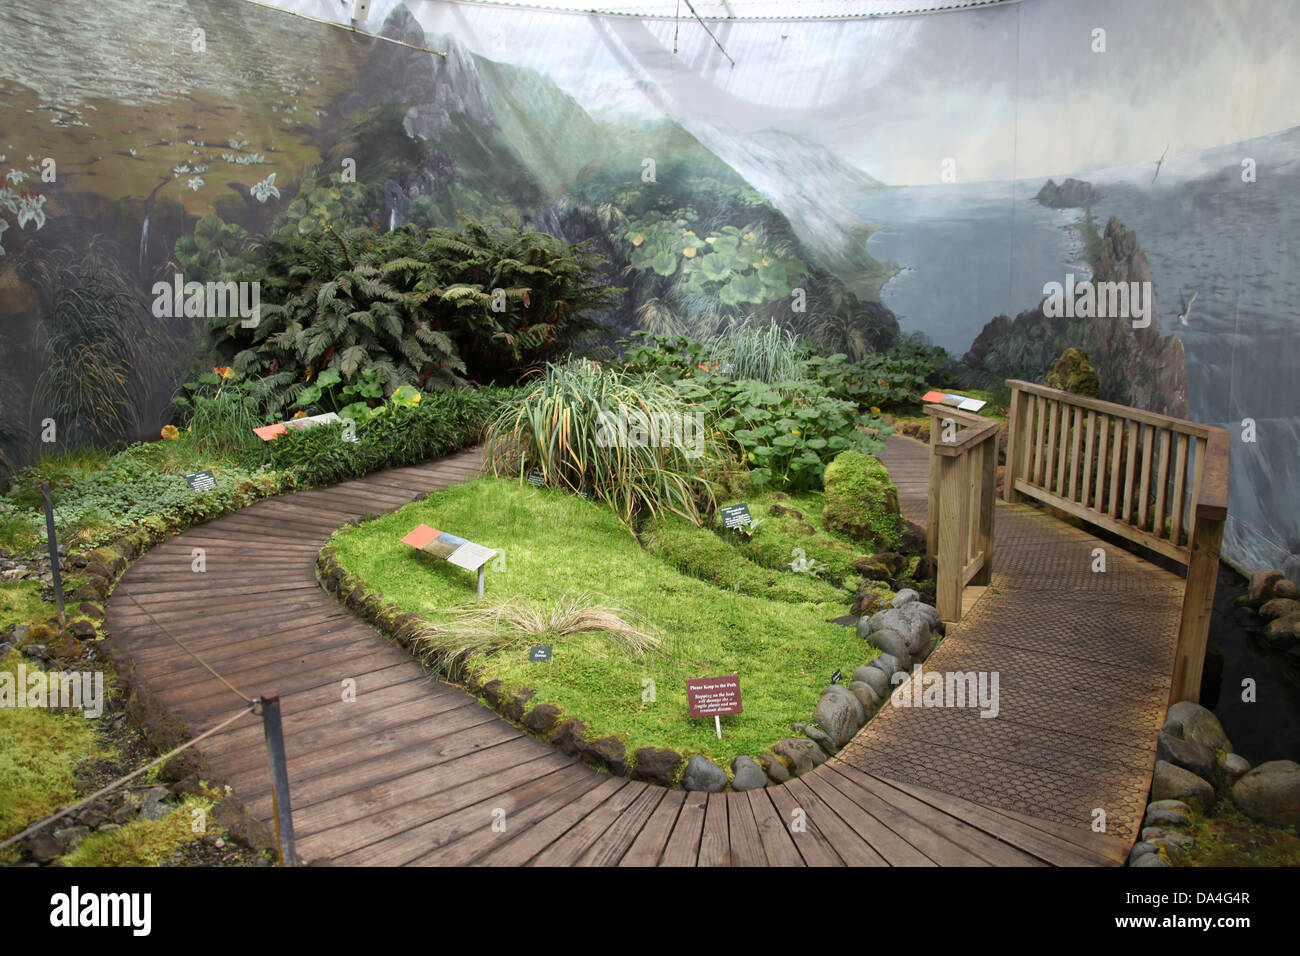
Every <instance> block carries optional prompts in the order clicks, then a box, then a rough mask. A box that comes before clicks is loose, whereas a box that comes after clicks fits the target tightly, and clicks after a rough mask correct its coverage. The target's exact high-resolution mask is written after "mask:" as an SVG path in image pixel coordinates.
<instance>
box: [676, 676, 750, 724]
mask: <svg viewBox="0 0 1300 956" xmlns="http://www.w3.org/2000/svg"><path fill="white" fill-rule="evenodd" d="M686 700H687V702H688V703H689V704H690V705H691V716H692V717H716V716H717V715H719V714H739V713H740V712H741V710H740V678H739V677H738V676H734V677H695V678H692V679H690V680H688V681H687V682H686Z"/></svg>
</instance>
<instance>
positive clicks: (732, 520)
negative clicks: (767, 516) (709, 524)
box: [719, 502, 753, 528]
mask: <svg viewBox="0 0 1300 956" xmlns="http://www.w3.org/2000/svg"><path fill="white" fill-rule="evenodd" d="M719 514H721V515H722V523H723V524H724V525H726V526H727V527H728V528H741V527H744V526H745V525H747V524H752V523H753V522H752V521H751V519H750V517H749V505H747V504H745V503H744V502H741V503H740V504H738V505H727V506H725V507H724V508H722V509H721V511H720V512H719Z"/></svg>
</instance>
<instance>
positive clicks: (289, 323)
mask: <svg viewBox="0 0 1300 956" xmlns="http://www.w3.org/2000/svg"><path fill="white" fill-rule="evenodd" d="M264 252H265V254H266V264H265V271H264V274H263V275H260V276H256V277H255V278H258V279H259V280H260V281H261V303H262V304H261V314H260V319H261V321H260V322H259V323H258V325H257V326H256V327H255V328H244V327H243V326H242V324H241V322H242V319H241V318H239V317H237V316H236V317H230V318H214V319H213V320H212V323H213V324H212V332H213V335H214V338H215V339H216V342H217V345H218V347H219V348H220V349H222V350H223V351H224V352H225V353H227V354H230V355H232V356H233V358H232V359H231V364H232V365H233V366H234V368H235V370H236V371H237V372H239V373H240V374H241V375H242V376H245V377H250V378H251V377H259V378H260V382H259V387H260V388H261V390H262V396H263V398H264V400H265V402H266V412H267V414H269V415H272V416H275V415H278V414H279V413H280V412H281V411H282V410H283V409H285V408H287V407H290V406H292V405H293V404H294V403H295V402H296V401H298V393H299V392H300V391H302V390H303V389H306V388H309V387H310V386H311V383H312V382H313V380H314V379H316V377H317V376H319V375H321V374H323V373H324V372H326V371H327V370H333V371H334V372H335V374H337V375H338V376H339V378H340V379H341V380H342V381H343V382H344V383H349V384H350V383H352V382H354V381H355V380H356V378H357V376H359V375H362V374H364V373H367V372H369V373H370V374H371V375H373V377H374V380H375V381H378V382H379V383H380V384H381V385H382V386H383V389H384V392H385V394H392V392H394V391H395V390H396V389H397V388H399V387H400V386H402V385H409V386H412V387H413V388H418V389H422V390H432V389H435V388H447V387H451V386H455V385H458V384H462V383H463V382H464V381H465V378H466V377H472V378H475V379H477V380H481V381H495V380H498V379H505V380H513V379H514V378H515V377H516V376H517V375H518V373H519V372H520V371H522V370H524V369H527V368H531V367H533V366H536V365H539V364H541V363H544V362H545V361H548V360H549V359H550V358H552V357H554V356H557V355H562V354H565V353H567V352H569V351H570V350H572V349H574V348H577V347H580V346H582V345H583V344H584V343H585V342H586V341H587V340H588V338H589V337H590V336H591V335H592V334H593V333H594V332H596V331H598V330H599V329H600V328H601V327H600V326H599V325H598V323H596V321H595V320H594V319H592V318H591V317H590V314H591V313H593V312H599V311H600V310H602V309H604V308H606V307H607V306H608V304H609V303H610V302H612V301H613V299H614V297H615V296H616V294H617V292H618V290H614V289H610V288H608V287H606V286H604V285H602V284H601V283H599V282H598V281H597V280H596V278H595V275H596V270H597V267H598V266H599V263H600V262H601V259H600V257H599V256H596V255H595V254H593V253H591V252H589V251H588V250H587V248H586V247H585V246H584V245H577V246H571V245H569V244H568V243H566V242H564V241H563V240H560V239H556V238H554V237H552V236H548V235H545V234H544V233H538V232H533V231H530V230H524V229H518V228H505V229H501V230H494V229H489V228H487V227H486V226H483V225H480V224H478V223H472V222H470V223H466V225H465V227H464V229H463V231H462V232H461V233H453V232H450V231H448V230H443V229H431V230H428V231H426V232H423V233H415V232H413V231H412V230H410V229H405V228H403V229H398V230H395V231H392V232H376V231H375V230H373V229H368V228H366V229H348V230H342V231H340V230H339V229H336V228H335V227H334V226H333V225H330V224H326V225H324V226H322V227H320V228H313V229H312V230H311V231H309V232H308V233H307V234H299V233H298V232H296V231H284V232H281V233H279V234H277V235H274V236H272V237H270V238H269V239H267V240H266V242H265V245H264Z"/></svg>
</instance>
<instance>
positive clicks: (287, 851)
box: [259, 697, 298, 866]
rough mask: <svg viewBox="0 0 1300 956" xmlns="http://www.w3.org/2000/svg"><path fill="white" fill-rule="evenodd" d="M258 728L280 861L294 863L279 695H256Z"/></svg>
mask: <svg viewBox="0 0 1300 956" xmlns="http://www.w3.org/2000/svg"><path fill="white" fill-rule="evenodd" d="M259 700H260V703H261V705H262V730H263V731H265V734H266V759H267V763H268V764H269V765H270V768H271V810H272V812H273V813H274V814H275V838H276V841H277V842H278V843H279V846H280V865H281V866H297V865H298V856H297V853H296V852H295V849H294V843H293V809H292V807H291V806H290V805H289V765H288V764H287V763H286V762H285V758H284V731H283V729H282V728H281V726H280V698H279V697H262V698H259Z"/></svg>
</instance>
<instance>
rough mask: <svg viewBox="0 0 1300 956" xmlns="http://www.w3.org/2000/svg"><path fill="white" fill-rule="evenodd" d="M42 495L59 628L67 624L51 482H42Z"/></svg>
mask: <svg viewBox="0 0 1300 956" xmlns="http://www.w3.org/2000/svg"><path fill="white" fill-rule="evenodd" d="M41 497H42V498H44V499H45V535H46V537H48V538H49V544H50V572H51V577H52V579H53V581H54V600H55V601H56V602H57V603H58V606H59V630H60V631H62V630H63V628H64V627H65V626H66V625H67V618H66V616H65V615H64V612H63V574H62V572H61V570H60V569H59V536H58V533H57V532H56V531H55V530H54V502H53V501H51V500H50V483H49V482H48V481H42V482H41Z"/></svg>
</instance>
